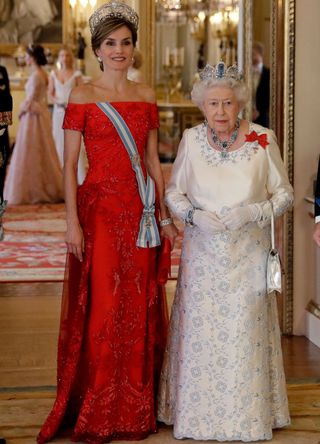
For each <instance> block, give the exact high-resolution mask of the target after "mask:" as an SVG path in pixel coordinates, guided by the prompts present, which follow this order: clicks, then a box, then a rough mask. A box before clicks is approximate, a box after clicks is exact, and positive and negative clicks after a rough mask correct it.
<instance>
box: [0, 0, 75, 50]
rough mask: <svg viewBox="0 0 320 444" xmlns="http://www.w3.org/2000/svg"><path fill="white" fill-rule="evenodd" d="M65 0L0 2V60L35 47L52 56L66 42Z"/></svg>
mask: <svg viewBox="0 0 320 444" xmlns="http://www.w3.org/2000/svg"><path fill="white" fill-rule="evenodd" d="M69 19H70V15H69V2H68V0H42V1H41V7H39V2H38V1H37V0H34V5H33V3H32V1H31V2H30V1H29V2H24V1H23V0H0V56H4V57H6V56H12V55H13V54H14V53H15V51H16V50H17V48H18V47H19V46H21V45H22V46H27V45H28V44H29V43H39V44H41V45H42V46H44V47H45V48H47V49H49V50H50V51H51V52H52V54H56V52H57V51H58V49H59V48H60V47H61V45H62V44H65V43H66V42H67V39H68V35H67V34H68V31H67V30H68V21H69Z"/></svg>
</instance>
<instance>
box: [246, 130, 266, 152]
mask: <svg viewBox="0 0 320 444" xmlns="http://www.w3.org/2000/svg"><path fill="white" fill-rule="evenodd" d="M255 141H257V142H258V144H259V145H261V146H262V148H263V149H264V150H265V149H266V148H267V146H268V145H269V142H268V140H267V135H266V133H264V134H260V135H259V134H257V133H256V132H255V131H251V133H250V134H246V142H255Z"/></svg>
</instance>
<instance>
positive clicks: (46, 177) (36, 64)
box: [4, 45, 63, 204]
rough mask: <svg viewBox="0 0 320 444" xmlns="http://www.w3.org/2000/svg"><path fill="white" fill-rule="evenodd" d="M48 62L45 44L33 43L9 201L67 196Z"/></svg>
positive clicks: (9, 180)
mask: <svg viewBox="0 0 320 444" xmlns="http://www.w3.org/2000/svg"><path fill="white" fill-rule="evenodd" d="M46 63H47V60H46V56H45V54H44V49H43V47H42V46H40V45H29V46H28V48H27V54H26V64H27V66H28V67H29V68H30V70H31V74H30V77H29V79H28V81H27V83H26V86H25V89H26V98H25V100H24V101H23V102H22V104H21V107H20V111H19V119H20V123H19V128H18V133H17V138H16V143H15V147H14V150H13V154H12V157H11V161H10V164H9V171H8V175H7V177H6V181H5V187H4V197H5V199H7V201H8V203H9V204H35V203H46V202H48V203H54V202H61V201H62V200H63V190H62V170H61V167H60V164H59V159H58V155H57V152H56V148H55V144H54V140H53V137H52V128H51V116H50V112H49V110H48V105H47V87H48V76H47V73H46V71H45V70H44V69H43V66H44V65H46Z"/></svg>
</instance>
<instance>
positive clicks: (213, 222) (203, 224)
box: [193, 210, 226, 234]
mask: <svg viewBox="0 0 320 444" xmlns="http://www.w3.org/2000/svg"><path fill="white" fill-rule="evenodd" d="M193 223H194V224H195V225H197V226H198V227H199V228H200V230H202V231H205V232H207V233H212V234H213V233H220V232H221V231H225V230H226V227H225V225H224V224H223V222H222V221H221V220H220V219H219V218H218V216H216V215H215V214H214V213H210V212H209V211H203V210H195V212H194V214H193Z"/></svg>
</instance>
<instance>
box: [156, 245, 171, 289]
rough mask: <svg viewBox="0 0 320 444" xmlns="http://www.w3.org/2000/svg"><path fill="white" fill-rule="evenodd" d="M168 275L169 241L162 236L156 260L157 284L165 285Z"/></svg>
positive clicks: (169, 274)
mask: <svg viewBox="0 0 320 444" xmlns="http://www.w3.org/2000/svg"><path fill="white" fill-rule="evenodd" d="M169 276H171V242H170V241H169V239H168V238H166V237H163V238H162V239H161V246H160V249H159V253H158V261H157V282H158V284H159V285H165V284H166V283H167V280H168V277H169Z"/></svg>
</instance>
